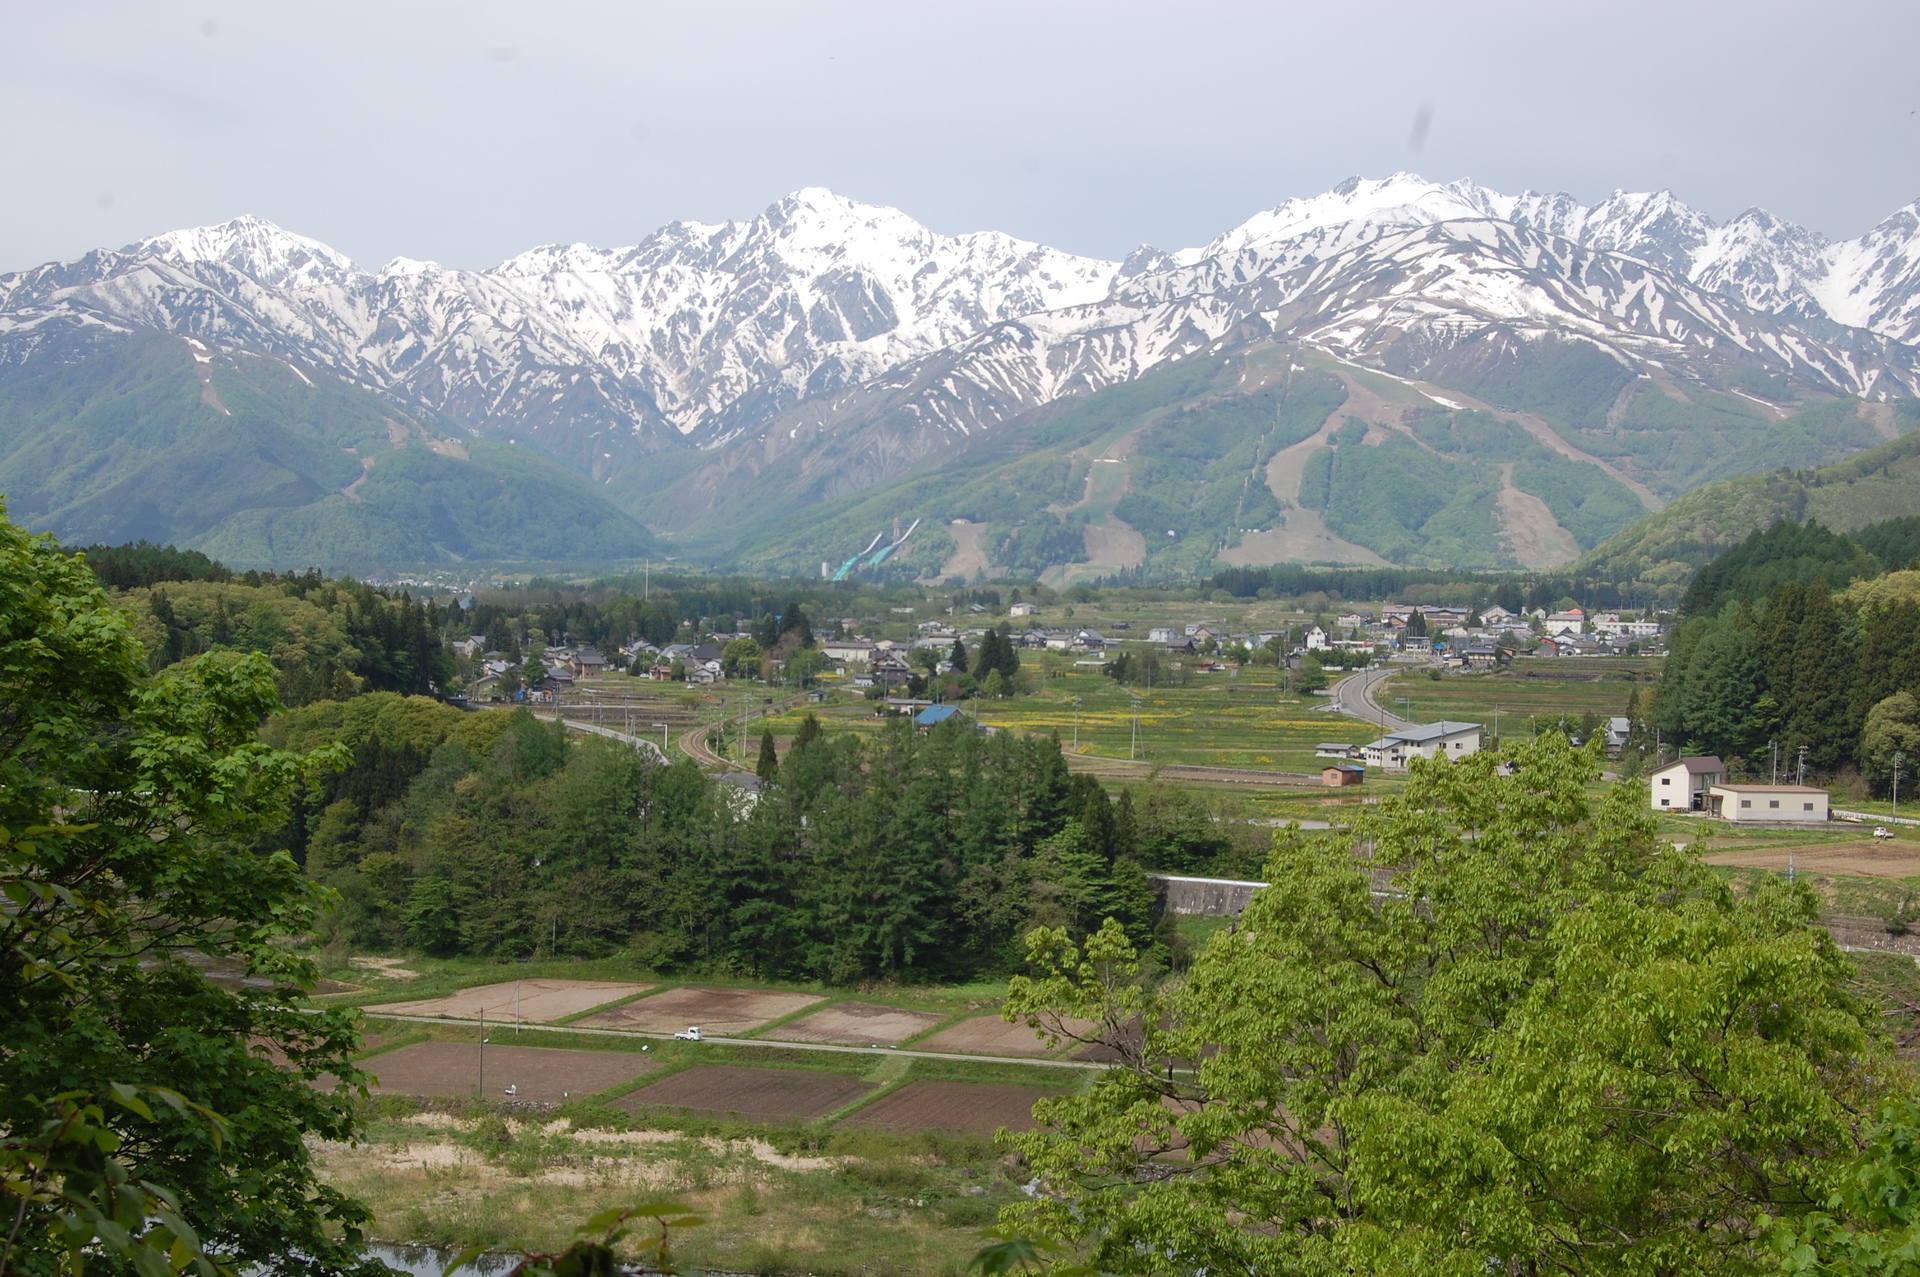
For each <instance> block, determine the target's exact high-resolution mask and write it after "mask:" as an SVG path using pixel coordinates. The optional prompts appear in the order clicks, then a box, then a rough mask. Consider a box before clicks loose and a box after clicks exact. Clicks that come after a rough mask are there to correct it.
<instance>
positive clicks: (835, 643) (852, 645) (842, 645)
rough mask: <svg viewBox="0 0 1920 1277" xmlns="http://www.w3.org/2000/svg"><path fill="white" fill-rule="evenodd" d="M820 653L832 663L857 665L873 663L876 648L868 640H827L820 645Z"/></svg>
mask: <svg viewBox="0 0 1920 1277" xmlns="http://www.w3.org/2000/svg"><path fill="white" fill-rule="evenodd" d="M820 652H821V654H822V655H823V656H825V657H826V658H827V659H828V660H830V661H849V662H852V663H853V664H856V665H871V664H872V663H873V652H874V647H873V644H872V643H869V642H868V641H867V640H866V639H850V638H839V639H827V640H825V641H824V642H822V643H821V644H820Z"/></svg>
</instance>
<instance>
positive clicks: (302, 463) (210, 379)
mask: <svg viewBox="0 0 1920 1277" xmlns="http://www.w3.org/2000/svg"><path fill="white" fill-rule="evenodd" d="M67 353H68V357H66V358H59V359H54V358H48V359H42V360H39V361H36V362H35V363H33V364H31V365H29V366H27V367H24V368H15V369H11V370H8V372H9V374H10V375H8V376H6V377H4V378H0V492H4V493H5V494H6V498H7V501H8V503H9V507H10V510H11V512H12V514H13V516H14V517H15V518H17V519H19V520H21V521H22V522H23V523H25V524H27V525H28V526H30V527H33V528H35V529H38V530H45V531H51V532H53V533H55V534H56V535H58V536H59V537H61V539H62V540H65V541H68V542H70V543H75V544H81V543H86V542H103V543H117V542H125V541H135V540H143V539H144V540H149V541H153V542H156V543H179V544H183V545H193V546H196V547H198V548H200V549H203V550H205V551H207V552H209V553H211V554H213V555H215V556H217V557H219V558H221V559H223V560H224V561H226V562H228V563H231V564H234V565H236V566H240V567H281V568H292V567H305V566H307V565H309V564H321V565H325V566H328V567H345V568H357V569H371V568H376V567H379V566H382V565H388V564H395V563H408V564H425V563H433V562H443V563H445V562H452V561H454V560H456V559H460V558H485V559H492V560H502V559H507V560H512V559H520V560H528V559H534V560H605V559H624V558H629V557H633V556H636V555H641V554H648V553H657V552H658V542H657V541H656V540H655V539H654V537H653V536H652V534H650V533H649V532H648V531H647V530H646V529H645V528H644V527H642V526H641V525H640V524H639V523H638V522H637V521H636V520H634V519H633V518H632V517H631V516H629V515H627V514H625V513H623V512H621V511H620V510H618V509H616V508H614V506H613V505H611V504H610V503H609V502H608V501H607V500H606V498H605V497H603V496H601V495H600V494H599V493H597V492H595V491H594V490H593V488H592V486H591V485H590V484H588V483H586V482H585V481H583V480H582V479H581V478H580V477H579V476H578V475H577V474H575V473H573V472H572V471H569V470H567V469H565V468H564V467H562V466H560V465H558V464H556V463H555V462H553V461H551V460H548V459H547V458H545V457H543V456H541V455H540V454H538V453H536V452H534V451H533V450H532V449H530V448H525V447H516V446H513V445H510V444H506V443H498V444H495V443H485V442H482V441H479V440H474V441H472V442H471V443H469V442H468V441H467V440H466V439H465V438H464V437H458V438H452V439H449V438H447V437H445V436H446V434H447V432H446V431H445V429H444V427H441V428H438V429H435V428H431V427H430V425H429V423H430V422H432V418H426V419H424V420H423V419H421V418H417V417H413V416H410V415H408V414H407V413H405V412H403V411H402V410H400V409H398V408H396V407H395V406H393V405H392V404H390V403H387V402H385V401H384V400H382V399H380V398H378V397H377V396H375V395H373V394H371V393H369V392H368V391H365V390H361V389H359V388H357V387H355V386H352V385H349V384H347V383H345V382H343V381H341V379H340V378H338V377H337V376H334V375H333V374H331V373H328V372H326V371H324V370H321V369H317V368H316V369H312V370H311V371H308V370H303V369H302V368H301V367H300V366H299V364H298V363H297V362H296V361H292V360H283V359H275V358H271V357H267V356H261V355H256V354H252V353H249V352H246V351H220V350H215V349H213V348H211V347H209V346H207V345H205V344H204V343H200V342H197V341H196V340H194V339H191V338H181V337H176V336H172V335H169V334H165V333H159V332H154V331H150V330H149V331H143V332H136V333H131V334H127V335H125V336H123V337H119V338H110V339H106V340H98V339H96V340H94V341H91V342H88V343H85V344H77V348H76V349H73V350H71V351H70V352H67Z"/></svg>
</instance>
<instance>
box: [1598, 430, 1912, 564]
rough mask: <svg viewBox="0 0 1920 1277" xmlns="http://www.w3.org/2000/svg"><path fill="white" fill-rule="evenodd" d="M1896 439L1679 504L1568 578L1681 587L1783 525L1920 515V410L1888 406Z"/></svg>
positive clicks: (1714, 488) (1607, 546)
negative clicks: (1750, 539) (1756, 535)
mask: <svg viewBox="0 0 1920 1277" xmlns="http://www.w3.org/2000/svg"><path fill="white" fill-rule="evenodd" d="M1891 408H1892V410H1893V418H1894V421H1893V424H1894V428H1895V429H1897V430H1899V431H1900V432H1902V433H1901V434H1900V437H1899V438H1896V439H1894V440H1892V441H1890V442H1888V443H1884V444H1881V445H1880V446H1878V447H1875V448H1871V449H1868V450H1867V451H1865V452H1862V453H1859V454H1858V455H1856V456H1852V457H1849V458H1847V459H1846V460H1844V461H1839V462H1836V463H1834V464H1832V465H1827V466H1822V467H1819V468H1816V469H1801V470H1776V471H1773V472H1771V473H1767V474H1755V475H1748V476H1745V477H1742V478H1738V479H1729V480H1726V481H1724V482H1721V483H1716V484H1712V485H1709V486H1707V487H1704V488H1701V489H1699V490H1698V491H1696V492H1691V493H1688V494H1687V495H1686V496H1683V497H1680V498H1679V499H1677V500H1675V501H1674V502H1673V503H1672V504H1670V505H1668V506H1667V507H1665V508H1664V509H1662V510H1661V511H1660V512H1659V513H1657V514H1653V515H1649V516H1648V517H1646V518H1645V519H1642V520H1640V521H1639V522H1637V523H1635V524H1634V525H1633V526H1632V527H1629V528H1627V529H1625V530H1623V531H1621V532H1620V533H1619V534H1618V535H1616V536H1614V537H1612V538H1610V539H1608V540H1607V541H1606V542H1605V543H1604V544H1602V545H1599V546H1596V547H1595V548H1594V549H1593V550H1592V551H1591V552H1589V553H1587V554H1586V555H1583V556H1582V557H1581V558H1580V559H1579V560H1578V561H1577V562H1575V563H1573V564H1571V565H1570V566H1569V568H1568V571H1569V572H1573V573H1584V574H1588V575H1591V576H1594V577H1598V578H1604V579H1608V580H1620V581H1629V580H1642V581H1649V582H1662V583H1669V584H1679V585H1684V584H1685V583H1686V582H1687V581H1688V580H1689V579H1691V577H1692V576H1693V574H1694V571H1695V570H1696V569H1698V568H1699V567H1700V566H1701V565H1702V564H1704V563H1706V562H1707V561H1708V560H1710V559H1712V558H1714V557H1715V556H1716V555H1718V554H1720V553H1722V552H1723V551H1725V550H1728V549H1731V548H1732V547H1733V546H1734V545H1736V544H1738V543H1739V542H1740V541H1741V540H1742V539H1744V538H1745V537H1747V536H1748V535H1750V534H1751V533H1753V532H1756V531H1759V530H1761V529H1764V528H1768V527H1771V526H1772V525H1773V524H1774V523H1776V522H1778V521H1779V520H1781V519H1793V520H1802V519H1816V520H1818V521H1819V522H1820V523H1822V524H1824V525H1826V526H1827V527H1829V528H1833V529H1835V530H1837V531H1841V532H1851V531H1853V530H1855V529H1857V528H1864V527H1866V526H1867V525H1869V524H1875V523H1880V522H1883V521H1885V520H1889V519H1898V518H1901V517H1903V516H1909V515H1912V514H1914V513H1916V512H1920V434H1914V433H1912V431H1913V430H1914V429H1915V427H1920V403H1916V402H1915V401H1913V400H1903V401H1901V402H1899V403H1898V404H1895V405H1892V406H1891Z"/></svg>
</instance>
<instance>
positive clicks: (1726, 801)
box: [1707, 785, 1828, 825]
mask: <svg viewBox="0 0 1920 1277" xmlns="http://www.w3.org/2000/svg"><path fill="white" fill-rule="evenodd" d="M1707 797H1708V801H1709V802H1710V803H1711V806H1710V808H1709V810H1710V811H1711V812H1712V813H1713V814H1714V815H1716V816H1719V817H1721V818H1722V819H1723V820H1726V821H1727V822H1728V823H1730V824H1735V825H1746V824H1759V825H1773V824H1790V825H1810V824H1825V823H1826V821H1827V819H1828V816H1827V802H1828V798H1827V791H1826V790H1824V789H1815V788H1814V787H1813V786H1812V785H1715V786H1714V787H1713V789H1712V791H1711V792H1710V793H1709V794H1708V796H1707Z"/></svg>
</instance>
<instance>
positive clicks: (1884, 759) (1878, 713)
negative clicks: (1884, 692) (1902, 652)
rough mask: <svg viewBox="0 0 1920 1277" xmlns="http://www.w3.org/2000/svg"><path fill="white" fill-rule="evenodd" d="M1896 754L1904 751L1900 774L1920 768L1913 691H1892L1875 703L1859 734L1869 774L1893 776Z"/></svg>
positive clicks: (1917, 704) (1919, 721) (1919, 720)
mask: <svg viewBox="0 0 1920 1277" xmlns="http://www.w3.org/2000/svg"><path fill="white" fill-rule="evenodd" d="M1895 754H1902V755H1904V757H1903V758H1902V759H1901V774H1902V775H1903V776H1909V777H1910V776H1912V775H1913V773H1914V770H1915V769H1916V768H1920V697H1916V696H1915V695H1914V694H1913V693H1912V692H1895V693H1894V694H1893V695H1892V696H1889V697H1887V699H1885V700H1884V701H1881V702H1880V703H1879V704H1878V705H1875V706H1874V707H1873V709H1872V710H1871V711H1869V712H1868V714H1867V726H1866V730H1865V731H1863V732H1861V734H1860V761H1861V763H1862V764H1863V765H1864V766H1865V767H1866V769H1867V774H1868V775H1869V776H1872V777H1874V778H1875V779H1879V778H1881V777H1888V776H1892V775H1893V756H1894V755H1895Z"/></svg>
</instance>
